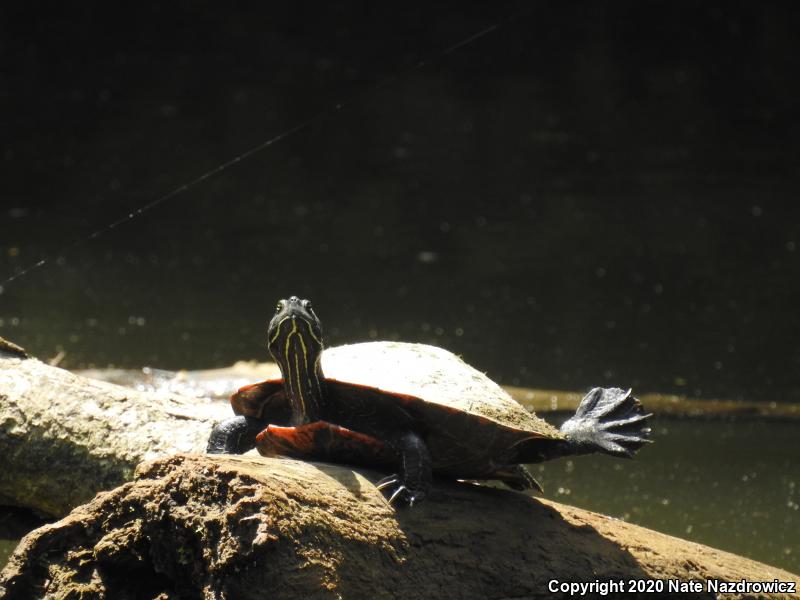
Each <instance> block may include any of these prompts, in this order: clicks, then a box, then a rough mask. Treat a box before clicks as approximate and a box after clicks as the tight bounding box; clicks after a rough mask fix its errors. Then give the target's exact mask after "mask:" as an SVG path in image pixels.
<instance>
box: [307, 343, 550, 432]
mask: <svg viewBox="0 0 800 600" xmlns="http://www.w3.org/2000/svg"><path fill="white" fill-rule="evenodd" d="M322 371H323V373H324V376H325V378H326V379H334V380H337V381H341V382H345V383H356V384H360V385H366V386H372V387H375V388H377V389H380V390H383V391H386V392H389V393H393V394H404V395H407V396H416V397H418V398H421V399H422V400H424V401H425V402H427V403H430V404H435V405H440V406H444V407H447V408H451V409H455V410H458V411H462V412H464V413H468V414H470V415H475V416H477V417H482V418H484V419H487V420H489V421H492V422H494V423H496V424H498V425H501V426H504V427H507V428H509V429H513V430H517V431H522V432H527V433H531V434H533V435H534V437H544V438H549V439H562V438H563V436H562V434H561V433H560V432H559V431H558V429H556V428H555V427H553V426H552V425H550V424H548V423H547V422H545V421H543V420H542V419H540V418H538V417H537V416H536V415H534V414H532V413H530V412H528V411H527V410H526V409H525V408H524V407H523V406H522V405H521V404H519V403H518V402H517V401H516V400H514V399H513V398H512V397H511V396H509V395H508V394H507V393H506V392H505V391H504V390H503V388H501V387H500V386H499V385H497V384H496V383H495V382H494V381H492V380H491V379H489V378H488V377H487V376H486V375H484V374H483V373H481V372H480V371H478V370H476V369H474V368H473V367H471V366H469V365H468V364H466V363H465V362H464V361H463V360H461V359H460V358H459V357H457V356H456V355H455V354H453V353H452V352H448V351H447V350H444V349H442V348H437V347H435V346H428V345H426V344H410V343H405V342H366V343H362V344H350V345H346V346H337V347H334V348H327V349H326V350H325V351H324V352H323V353H322Z"/></svg>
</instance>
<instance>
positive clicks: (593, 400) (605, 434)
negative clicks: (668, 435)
mask: <svg viewBox="0 0 800 600" xmlns="http://www.w3.org/2000/svg"><path fill="white" fill-rule="evenodd" d="M651 416H652V415H650V414H646V413H645V412H644V408H643V407H642V405H641V403H640V402H639V401H638V400H637V399H636V398H634V397H633V396H632V395H631V390H622V389H620V388H594V389H593V390H591V391H590V392H589V393H588V394H586V396H585V397H584V398H583V400H581V403H580V405H579V406H578V410H577V411H575V414H574V415H573V416H572V417H571V418H570V419H569V420H567V421H566V422H565V423H564V424H563V425H562V426H561V433H563V434H564V436H565V437H566V438H567V440H568V441H569V443H570V446H571V448H570V449H571V450H572V451H573V452H574V453H575V454H586V453H589V452H604V453H606V454H611V455H612V456H620V457H625V458H631V457H633V455H634V454H635V453H636V451H637V450H638V449H639V448H641V447H642V446H644V445H645V444H647V443H650V442H651V440H650V439H649V438H650V427H649V426H648V425H647V420H648V419H649V418H650V417H651Z"/></svg>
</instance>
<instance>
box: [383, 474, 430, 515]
mask: <svg viewBox="0 0 800 600" xmlns="http://www.w3.org/2000/svg"><path fill="white" fill-rule="evenodd" d="M393 486H397V487H393ZM375 487H376V488H378V489H379V490H380V491H381V492H383V490H387V491H386V492H385V495H387V496H388V501H389V504H390V505H393V504H394V502H395V500H398V501H404V502H407V503H408V506H409V508H411V507H413V506H414V503H415V502H419V501H420V500H422V499H423V498H424V497H425V493H424V492H414V491H412V490H411V489H409V488H408V487H406V485H405V484H404V483H402V482H401V481H400V476H399V475H397V474H394V475H389V476H388V477H384V478H383V479H381V480H380V481H378V483H376V484H375ZM387 488H388V489H387Z"/></svg>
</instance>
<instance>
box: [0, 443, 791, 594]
mask: <svg viewBox="0 0 800 600" xmlns="http://www.w3.org/2000/svg"><path fill="white" fill-rule="evenodd" d="M377 477H378V475H377V474H371V473H369V472H356V471H353V470H351V469H348V468H345V467H338V466H331V465H323V464H314V463H304V462H299V461H293V460H289V459H268V458H262V457H230V456H200V455H178V456H173V457H169V458H164V459H159V460H156V461H153V462H149V463H146V464H143V465H142V466H141V467H140V468H139V469H138V471H137V477H136V480H135V481H133V482H130V483H127V484H125V485H123V486H121V487H119V488H117V489H115V490H113V491H110V492H103V493H101V494H98V496H97V497H96V498H95V499H94V500H92V501H91V502H90V503H88V504H86V505H84V506H81V507H79V508H77V509H76V510H74V511H73V512H72V513H71V514H70V515H68V516H67V517H66V518H64V519H63V520H61V521H59V522H57V523H54V524H52V525H46V526H44V527H42V528H40V529H38V530H36V531H34V532H32V533H31V534H29V535H28V536H27V537H25V538H24V539H23V541H22V542H21V544H20V546H19V548H18V549H17V551H16V552H15V553H14V555H13V556H12V558H11V560H10V562H9V564H8V565H7V566H6V568H5V569H4V571H3V573H2V575H0V596H1V595H2V594H3V592H5V594H6V595H5V598H7V599H8V600H13V599H17V598H20V599H21V598H24V599H28V598H41V597H45V596H47V597H58V598H73V597H74V598H77V597H82V598H87V597H88V598H94V597H107V598H178V597H180V598H241V599H249V598H326V599H327V598H546V597H553V595H554V594H553V590H554V589H556V590H558V589H561V588H560V586H561V585H563V584H569V583H579V582H582V583H585V584H592V583H593V582H594V584H595V585H599V584H604V585H609V584H610V582H622V583H621V585H622V586H623V589H626V590H627V589H629V586H641V585H644V586H652V585H654V586H658V585H662V586H663V591H661V592H658V591H656V592H655V593H646V592H644V591H642V592H641V593H638V594H637V593H634V594H622V593H612V594H611V596H610V597H623V596H624V597H631V598H633V597H638V596H641V597H647V598H658V597H664V598H666V597H675V596H677V595H680V597H682V598H714V597H719V598H732V597H736V595H735V594H733V593H722V594H718V595H716V594H714V593H713V592H712V591H709V588H708V583H707V582H709V581H711V582H717V583H716V585H719V584H720V583H721V582H739V581H741V580H742V579H745V580H747V581H750V582H774V580H778V581H779V582H784V583H786V584H787V585H788V586H791V585H793V586H794V587H795V588H796V586H797V584H798V583H800V581H799V580H800V578H798V577H797V576H796V575H792V574H790V573H787V572H785V571H782V570H780V569H776V568H772V567H769V566H766V565H763V564H760V563H757V562H754V561H751V560H748V559H745V558H742V557H739V556H735V555H732V554H728V553H726V552H721V551H718V550H714V549H712V548H708V547H705V546H701V545H699V544H695V543H691V542H686V541H683V540H680V539H677V538H673V537H670V536H667V535H663V534H659V533H656V532H653V531H650V530H647V529H644V528H642V527H638V526H635V525H631V524H628V523H624V522H621V521H618V520H615V519H611V518H609V517H604V516H602V515H598V514H595V513H591V512H588V511H585V510H581V509H577V508H572V507H569V506H564V505H561V504H558V503H555V502H549V501H544V500H539V499H535V498H531V497H528V496H525V495H523V494H520V493H516V492H510V491H505V490H500V489H492V488H486V487H477V486H472V485H468V484H457V483H438V484H437V485H436V486H435V488H434V491H433V493H432V494H431V496H430V497H429V498H428V499H427V500H426V501H425V502H423V503H421V504H420V505H418V506H415V507H414V508H413V509H408V508H401V509H397V510H395V509H394V508H392V507H391V506H389V505H388V504H387V502H386V500H385V499H384V497H383V496H382V495H381V493H380V492H379V491H378V490H377V489H376V488H375V487H374V485H373V483H372V482H373V481H375V479H376V478H377ZM651 580H661V581H662V584H658V583H648V581H651ZM670 580H672V581H675V582H678V583H685V582H696V583H695V585H697V586H699V588H700V589H699V590H696V591H689V592H685V593H681V594H676V593H675V592H670V591H669V587H668V586H669V585H670V584H669V581H670ZM637 582H639V583H637ZM617 585H620V584H619V583H617ZM712 585H714V584H713V583H712ZM773 585H774V584H773ZM554 586H555V587H554ZM606 589H607V588H606ZM635 589H640V588H636V587H635ZM641 589H642V590H644V588H641ZM590 591H592V590H590ZM593 591H594V593H590V594H589V596H590V597H596V596H598V595H599V592H600V591H601V590H600V588H594V590H593ZM611 591H612V592H613V591H615V590H613V589H612V590H611ZM758 596H759V594H751V595H749V597H758ZM745 597H748V595H747V594H745ZM774 597H779V596H774ZM783 597H787V598H798V597H799V596H798V595H797V594H796V593H794V594H792V593H787V594H786V595H785V596H783Z"/></svg>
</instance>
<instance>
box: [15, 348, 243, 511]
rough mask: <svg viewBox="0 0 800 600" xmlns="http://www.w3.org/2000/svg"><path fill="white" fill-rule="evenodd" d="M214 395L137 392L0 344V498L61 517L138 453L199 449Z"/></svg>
mask: <svg viewBox="0 0 800 600" xmlns="http://www.w3.org/2000/svg"><path fill="white" fill-rule="evenodd" d="M229 415H230V407H229V406H227V405H226V404H223V403H220V402H210V401H207V400H202V399H197V398H184V397H181V396H177V395H174V394H165V393H161V394H159V393H143V392H137V391H135V390H131V389H128V388H123V387H120V386H116V385H113V384H109V383H105V382H101V381H95V380H92V379H87V378H85V377H79V376H77V375H73V374H72V373H69V372H68V371H65V370H63V369H58V368H55V367H51V366H49V365H46V364H44V363H42V362H40V361H38V360H35V359H30V358H27V359H26V358H24V357H23V356H22V355H20V354H18V353H17V354H15V353H13V352H11V351H9V350H7V349H4V348H0V456H2V457H3V458H2V465H3V466H2V469H0V500H1V501H2V502H3V503H4V504H13V505H16V506H24V507H28V508H32V509H34V510H36V511H38V512H40V513H43V514H46V515H55V516H61V515H63V514H65V513H66V512H68V511H69V510H71V509H72V508H73V507H75V506H77V505H78V504H81V503H83V502H86V501H87V500H89V499H91V498H92V496H94V495H95V494H96V493H97V492H98V491H100V490H102V489H110V488H112V487H115V486H117V485H120V484H121V483H124V482H125V481H130V479H131V478H132V477H133V471H134V469H135V468H136V465H138V464H139V463H140V462H141V461H142V460H147V459H152V458H155V457H157V456H166V455H169V454H174V453H176V452H202V451H203V450H204V449H205V445H206V442H207V440H208V434H209V432H210V431H211V428H212V427H213V425H214V423H215V422H217V421H220V420H222V419H224V418H226V417H228V416H229Z"/></svg>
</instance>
